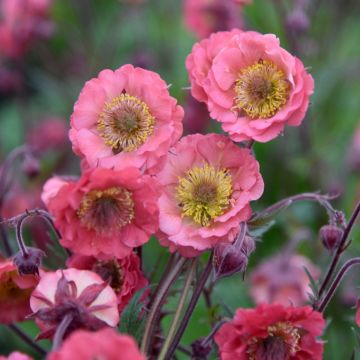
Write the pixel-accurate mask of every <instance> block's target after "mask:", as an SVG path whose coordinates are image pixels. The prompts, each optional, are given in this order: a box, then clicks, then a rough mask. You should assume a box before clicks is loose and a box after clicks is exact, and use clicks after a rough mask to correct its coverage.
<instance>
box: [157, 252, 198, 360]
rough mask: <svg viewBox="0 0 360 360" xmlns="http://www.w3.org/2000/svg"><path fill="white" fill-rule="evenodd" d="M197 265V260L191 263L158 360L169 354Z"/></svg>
mask: <svg viewBox="0 0 360 360" xmlns="http://www.w3.org/2000/svg"><path fill="white" fill-rule="evenodd" d="M196 264H197V261H196V259H194V260H192V261H191V264H190V267H189V270H188V273H187V277H186V280H185V284H184V288H183V290H182V293H181V296H180V299H179V303H178V305H177V308H176V312H175V315H174V319H173V322H172V324H171V327H170V329H169V333H168V335H167V337H166V340H165V342H164V345H163V348H162V350H161V353H160V355H159V357H158V360H164V358H165V354H166V352H167V350H168V348H169V345H170V342H171V340H172V338H173V336H174V334H175V331H176V327H177V325H178V322H179V320H180V317H181V313H182V311H183V308H184V306H185V301H186V298H187V296H188V294H189V291H190V288H191V283H192V280H193V278H194V275H195V270H196Z"/></svg>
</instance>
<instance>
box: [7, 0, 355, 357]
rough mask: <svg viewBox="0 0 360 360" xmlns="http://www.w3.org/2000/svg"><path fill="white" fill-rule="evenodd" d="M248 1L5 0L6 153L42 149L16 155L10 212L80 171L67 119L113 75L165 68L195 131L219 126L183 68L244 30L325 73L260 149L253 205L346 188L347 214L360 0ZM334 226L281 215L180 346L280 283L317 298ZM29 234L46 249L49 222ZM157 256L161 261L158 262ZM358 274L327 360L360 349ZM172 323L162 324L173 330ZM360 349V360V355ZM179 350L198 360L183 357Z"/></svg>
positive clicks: (148, 257) (148, 260) (294, 209)
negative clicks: (302, 112) (106, 72)
mask: <svg viewBox="0 0 360 360" xmlns="http://www.w3.org/2000/svg"><path fill="white" fill-rule="evenodd" d="M248 2H249V1H240V3H239V1H237V3H236V2H235V1H233V0H218V1H217V0H192V1H190V0H184V1H181V0H171V1H170V0H142V1H141V0H138V1H130V0H128V1H125V0H124V1H119V0H106V1H100V0H0V160H1V161H3V160H4V159H5V158H6V156H7V155H8V154H9V153H10V152H11V151H13V150H14V149H15V148H17V147H19V146H22V145H23V144H27V145H28V146H31V147H32V148H33V149H35V154H36V156H34V157H25V158H24V159H22V160H21V161H14V162H13V163H12V170H13V171H14V174H15V176H14V180H13V181H12V183H11V187H9V189H8V191H7V192H6V194H5V196H3V198H2V199H1V201H0V203H1V204H0V205H1V209H0V214H1V216H2V217H4V218H7V217H10V216H14V215H16V214H18V213H20V212H22V211H24V210H25V209H30V208H34V207H41V206H42V204H41V201H40V197H39V196H40V193H41V188H42V184H43V183H44V181H46V179H48V178H49V177H50V176H51V175H53V174H59V175H68V174H70V175H77V174H79V159H78V158H77V157H76V156H75V155H74V154H72V152H71V145H70V142H69V140H68V138H67V132H68V129H69V118H70V115H71V113H72V108H73V105H74V102H75V101H76V99H77V97H78V95H79V92H80V90H81V88H82V87H83V85H84V83H85V82H86V81H87V80H89V79H91V78H93V77H96V76H97V74H98V72H99V71H101V70H102V69H105V68H110V69H116V68H118V67H120V66H121V65H123V64H126V63H132V64H134V65H136V66H140V67H143V68H146V69H149V70H153V71H156V72H158V73H159V74H160V76H161V77H162V78H163V79H165V81H166V82H167V83H168V84H171V87H170V93H171V95H172V96H174V97H176V98H177V99H178V101H179V103H180V104H181V105H182V106H184V108H185V120H184V129H185V134H189V133H193V132H201V133H206V132H221V129H220V126H219V124H218V123H217V122H215V121H214V120H210V119H209V116H208V113H207V111H206V108H204V106H203V105H202V104H199V103H197V102H196V101H195V100H194V99H192V98H191V96H190V91H189V90H188V89H187V88H188V86H189V81H188V76H187V72H186V70H185V65H184V62H185V58H186V56H187V55H188V54H189V52H190V51H191V48H192V46H193V44H194V43H195V42H196V41H198V40H200V39H201V38H203V37H206V36H208V35H209V34H210V33H211V32H213V31H217V30H229V29H231V28H233V27H240V28H242V29H251V30H256V31H259V32H261V33H274V34H276V35H277V36H278V37H279V38H280V40H281V44H282V46H283V47H284V48H286V49H287V50H288V51H290V52H291V53H292V54H294V55H297V56H298V57H299V58H300V59H301V60H302V61H303V63H304V64H305V66H306V67H307V68H308V69H309V72H310V73H311V74H312V76H313V77H314V79H315V93H314V95H313V96H312V99H311V106H310V108H309V111H308V114H307V117H306V119H305V120H304V122H303V125H302V126H301V127H299V128H287V129H286V131H285V133H284V134H283V136H280V137H278V138H277V139H275V140H273V141H271V142H270V143H266V144H260V143H256V144H255V146H254V152H255V154H256V157H257V159H258V161H259V162H260V166H261V173H262V176H263V178H264V181H265V193H264V195H263V197H262V198H261V199H260V200H259V201H258V202H256V203H255V204H254V206H253V207H254V210H260V209H264V208H265V207H267V206H269V205H271V204H272V203H274V202H277V201H279V200H281V199H282V198H284V197H287V196H290V195H293V194H297V193H301V192H310V191H321V192H322V193H329V192H337V193H339V194H340V196H339V197H338V198H337V199H336V200H335V201H333V205H334V207H336V208H337V209H339V210H343V211H344V213H345V215H346V217H347V218H349V216H350V214H351V212H352V210H353V208H354V207H355V205H356V202H357V201H358V200H359V199H360V46H359V44H360V22H359V19H360V2H359V1H358V0H327V1H323V0H312V1H310V0H273V1H269V0H253V1H252V3H248ZM327 221H328V220H327V215H326V212H325V211H324V209H323V208H321V207H320V206H319V205H318V204H314V203H309V202H302V203H297V204H294V205H292V206H291V207H290V208H289V209H287V210H286V211H285V212H282V213H281V214H279V216H278V217H277V218H276V223H275V224H272V227H271V228H270V229H269V230H268V231H267V232H266V233H264V234H263V236H262V237H261V240H260V241H259V242H257V250H256V252H255V253H254V254H253V255H252V256H251V257H250V261H249V267H248V270H247V273H246V274H245V281H243V278H242V276H241V275H235V276H233V277H231V278H228V279H223V280H221V281H219V283H218V284H217V285H216V286H215V288H214V289H213V290H212V299H211V301H206V297H203V298H202V299H201V301H200V303H199V306H198V308H197V309H196V311H195V313H194V316H193V317H192V320H191V323H190V326H189V327H188V329H187V331H186V333H185V335H184V338H183V341H182V344H184V345H185V346H188V345H189V344H190V343H191V342H192V341H194V340H196V339H198V338H199V337H202V336H206V335H207V334H208V333H209V331H210V329H211V324H212V323H214V322H216V321H217V319H219V318H221V317H222V316H230V313H232V312H234V310H235V309H236V308H238V307H251V306H253V305H254V301H255V300H256V298H257V296H261V294H263V293H264V292H266V291H267V290H266V289H268V288H269V287H275V288H276V287H277V286H278V287H279V288H280V289H281V291H284V293H286V294H287V293H288V292H292V293H296V294H298V293H297V291H298V292H302V295H301V296H300V295H296V296H299V303H305V302H306V289H305V290H304V286H305V287H306V284H307V278H306V276H305V278H304V272H303V266H306V267H307V268H308V269H309V270H311V272H312V274H313V276H314V277H319V276H320V278H321V274H323V273H324V270H325V269H326V266H327V264H328V263H329V261H330V255H329V253H328V252H327V251H326V249H325V248H324V247H323V245H322V243H321V241H320V239H319V228H320V227H321V226H322V225H324V224H326V223H327ZM12 235H13V234H12ZM359 236H360V231H359V230H358V229H357V228H355V230H354V232H353V233H352V236H351V238H352V240H353V243H352V245H351V248H350V249H349V250H348V251H347V253H346V254H345V257H344V259H345V258H346V257H350V256H359V255H360V238H359ZM27 237H28V240H29V243H30V241H33V242H35V243H36V244H37V245H38V246H40V247H46V244H47V242H48V234H47V231H46V229H45V228H44V226H43V224H42V223H37V222H34V223H32V225H31V226H29V227H28V229H27ZM289 244H290V246H289ZM14 248H15V246H14ZM284 249H286V251H288V254H290V255H289V256H290V257H292V255H295V254H301V255H302V256H304V258H301V257H297V258H294V261H293V264H291V265H289V264H287V267H286V266H285V267H284V266H282V265H281V258H282V257H281V254H284ZM47 255H48V259H47V261H48V263H49V267H51V266H55V265H54V264H55V263H56V266H59V263H61V261H62V254H59V253H57V252H56V251H55V250H54V249H52V250H48V252H47ZM279 255H280V256H279ZM158 256H162V257H161V259H160V260H159V261H157V260H156V259H157V258H158ZM166 256H167V254H166V250H165V249H162V248H161V247H160V246H159V245H157V243H156V240H155V239H152V240H151V241H150V242H149V243H148V244H147V245H146V246H145V248H144V261H145V272H146V273H147V274H148V275H149V274H150V273H152V274H153V281H156V279H157V278H158V277H159V275H160V273H161V266H163V264H164V262H165V258H166ZM204 261H205V260H204ZM279 262H280V265H279ZM154 268H156V272H155V273H154V272H153V270H154ZM264 269H265V270H264ZM357 274H358V271H356V270H354V271H352V272H351V273H349V274H348V276H347V278H346V281H345V282H344V283H343V284H342V286H341V288H340V289H339V290H338V292H337V295H336V297H335V299H334V300H333V301H332V303H331V305H330V306H329V308H328V309H327V311H326V317H327V319H328V320H329V325H328V327H327V329H326V332H325V336H324V339H325V341H326V344H325V356H324V359H329V360H330V359H337V360H338V359H344V360H347V359H349V360H350V358H351V356H352V353H353V350H354V349H355V352H356V353H357V352H358V353H359V354H360V350H358V349H360V348H359V342H358V338H359V336H360V332H359V329H358V328H357V326H356V325H355V322H354V317H355V310H354V309H353V308H352V307H353V306H354V305H355V304H356V301H357V298H358V297H360V290H359V288H358V286H359V283H360V281H359V278H358V276H357ZM265 275H266V276H265ZM284 275H287V276H284ZM304 283H305V285H303V284H304ZM294 289H295V290H294ZM299 289H300V290H299ZM304 291H305V295H304ZM259 294H260V295H259ZM265 295H266V294H265ZM265 295H264V296H265ZM0 296H1V294H0ZM279 296H280V295H279ZM170 300H171V299H170ZM173 301H174V302H175V303H176V298H175V297H174V298H173ZM168 308H169V309H171V308H172V302H171V301H170V302H169V304H168ZM170 320H171V319H170V318H169V319H168V318H165V319H164V322H163V324H164V326H165V327H166V326H168V325H169V321H170ZM21 327H22V328H23V329H25V331H27V332H28V333H29V334H30V335H31V336H33V337H34V336H35V335H36V334H37V329H36V326H35V325H34V324H32V322H25V323H23V324H21ZM46 345H47V344H46V343H45V345H44V346H46ZM15 348H17V349H21V350H23V351H24V352H28V353H30V354H33V352H32V350H31V349H30V348H29V347H27V346H26V345H24V344H23V343H22V342H21V340H19V339H18V338H16V337H15V335H14V334H13V333H11V332H10V331H9V330H8V328H7V327H5V326H1V325H0V350H1V353H2V354H6V353H8V352H10V351H11V350H13V349H15ZM359 354H357V355H355V356H358V358H360V355H359ZM34 355H35V354H34ZM178 358H179V359H187V358H188V356H187V355H182V354H181V353H180V352H179V353H178ZM212 358H213V359H215V358H216V356H215V355H213V357H212ZM355 358H357V357H355Z"/></svg>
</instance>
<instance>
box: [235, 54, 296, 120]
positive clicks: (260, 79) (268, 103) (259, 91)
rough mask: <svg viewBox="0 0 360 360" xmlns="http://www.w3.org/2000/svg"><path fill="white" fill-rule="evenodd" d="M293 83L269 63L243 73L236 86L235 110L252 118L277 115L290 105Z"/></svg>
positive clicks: (261, 61) (252, 67) (248, 68)
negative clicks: (291, 84) (287, 103)
mask: <svg viewBox="0 0 360 360" xmlns="http://www.w3.org/2000/svg"><path fill="white" fill-rule="evenodd" d="M289 90H290V84H289V82H288V80H287V79H286V76H285V74H284V72H283V71H282V70H281V69H279V68H278V67H277V66H276V65H275V64H273V63H272V62H270V61H267V60H259V61H258V62H257V63H255V64H253V65H250V66H248V67H247V68H245V69H243V70H241V72H240V75H239V78H238V79H237V81H236V83H235V93H236V96H235V99H234V102H235V105H234V107H233V110H234V111H244V112H245V113H246V115H247V116H249V117H250V118H252V119H267V118H270V117H272V116H274V115H275V114H276V113H277V112H278V111H279V110H280V109H281V108H282V107H283V106H284V105H285V104H286V102H287V100H288V97H289Z"/></svg>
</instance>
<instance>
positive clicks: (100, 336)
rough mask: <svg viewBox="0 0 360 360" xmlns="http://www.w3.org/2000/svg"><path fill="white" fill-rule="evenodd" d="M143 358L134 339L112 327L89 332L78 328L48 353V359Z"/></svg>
mask: <svg viewBox="0 0 360 360" xmlns="http://www.w3.org/2000/svg"><path fill="white" fill-rule="evenodd" d="M75 354H76V359H77V360H92V359H106V360H145V356H144V355H142V354H141V353H140V350H139V349H138V346H137V345H136V342H135V340H134V339H133V338H132V337H130V336H128V335H124V334H118V333H116V332H115V331H114V330H112V329H102V330H100V331H97V332H94V333H91V332H88V331H84V330H78V331H76V332H74V333H73V334H71V335H70V336H69V337H68V338H67V339H66V340H65V341H64V342H63V344H62V346H61V348H60V350H58V351H56V352H52V353H50V355H49V356H48V360H73V359H74V355H75Z"/></svg>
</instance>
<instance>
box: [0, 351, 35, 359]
mask: <svg viewBox="0 0 360 360" xmlns="http://www.w3.org/2000/svg"><path fill="white" fill-rule="evenodd" d="M0 360H33V358H32V357H30V356H29V355H26V354H23V353H20V352H18V351H14V352H12V353H11V354H9V355H8V356H2V355H0Z"/></svg>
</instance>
